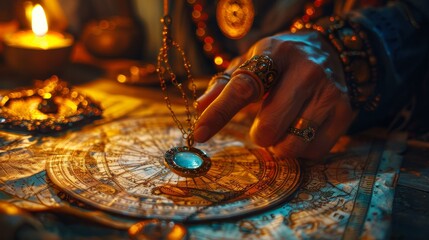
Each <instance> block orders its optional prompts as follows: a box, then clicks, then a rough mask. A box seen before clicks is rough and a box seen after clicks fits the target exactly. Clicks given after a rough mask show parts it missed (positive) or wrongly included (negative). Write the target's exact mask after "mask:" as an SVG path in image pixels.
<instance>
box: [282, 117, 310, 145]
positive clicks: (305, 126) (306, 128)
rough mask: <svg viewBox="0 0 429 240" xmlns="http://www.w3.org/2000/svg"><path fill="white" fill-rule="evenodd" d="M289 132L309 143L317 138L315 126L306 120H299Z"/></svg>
mask: <svg viewBox="0 0 429 240" xmlns="http://www.w3.org/2000/svg"><path fill="white" fill-rule="evenodd" d="M288 132H289V133H292V134H293V135H295V136H298V137H300V138H302V140H304V142H307V143H308V142H311V141H313V139H314V138H315V137H316V127H315V124H313V123H312V122H311V121H310V120H307V119H304V118H299V119H298V120H297V121H296V122H295V123H294V125H293V126H292V127H289V129H288Z"/></svg>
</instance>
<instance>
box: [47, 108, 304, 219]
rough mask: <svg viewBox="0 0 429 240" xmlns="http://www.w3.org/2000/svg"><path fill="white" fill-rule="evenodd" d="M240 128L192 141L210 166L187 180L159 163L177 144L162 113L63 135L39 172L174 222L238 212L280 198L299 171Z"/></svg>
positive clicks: (73, 190)
mask: <svg viewBox="0 0 429 240" xmlns="http://www.w3.org/2000/svg"><path fill="white" fill-rule="evenodd" d="M246 133H247V128H245V127H244V126H241V125H239V124H230V125H228V126H226V127H225V128H224V129H223V130H222V131H221V132H220V133H219V134H217V135H216V136H215V137H213V138H212V139H211V140H209V141H208V142H206V143H204V144H198V145H196V147H197V148H199V149H201V150H202V151H204V152H205V153H207V155H208V156H209V157H210V159H211V166H210V169H209V170H208V171H207V172H206V173H205V174H204V175H201V176H198V177H194V178H191V177H183V176H180V175H177V174H176V173H174V171H172V170H171V169H170V168H168V167H167V166H166V165H165V163H164V153H165V151H167V150H168V149H170V148H171V147H176V146H180V145H182V146H183V145H185V143H184V141H183V139H182V137H181V133H180V131H179V130H178V129H177V128H176V127H175V126H174V123H173V121H172V120H171V118H170V116H165V117H157V118H134V119H127V120H122V121H117V122H111V123H107V124H104V125H100V126H97V127H94V128H91V129H84V130H82V131H79V132H73V133H70V134H69V135H67V136H65V137H64V138H63V139H61V140H59V141H58V144H57V146H56V148H55V151H54V152H55V154H54V155H52V156H50V157H49V159H48V161H47V167H46V170H47V173H48V176H49V178H50V179H51V180H52V182H53V183H54V184H56V185H57V186H58V187H60V188H61V189H62V190H63V191H64V192H66V193H68V194H70V195H71V196H73V197H75V198H76V199H78V200H81V201H83V202H85V203H87V204H89V205H91V206H94V207H97V208H99V209H103V210H107V211H111V212H114V213H120V214H124V215H127V216H133V217H141V218H156V219H166V220H176V221H200V220H216V219H221V218H222V219H223V218H230V217H238V216H242V215H244V214H248V213H252V212H257V211H260V210H263V209H266V208H268V207H271V206H275V205H276V204H278V203H280V202H281V201H284V200H285V199H286V198H288V197H289V196H290V195H291V194H292V193H293V192H294V191H295V190H296V189H297V187H298V185H299V182H300V176H301V173H300V167H299V164H298V162H297V160H296V159H277V158H275V157H273V155H271V154H270V153H269V152H268V151H267V150H265V149H263V148H258V147H256V146H254V145H252V144H251V143H249V142H248V141H247V140H246Z"/></svg>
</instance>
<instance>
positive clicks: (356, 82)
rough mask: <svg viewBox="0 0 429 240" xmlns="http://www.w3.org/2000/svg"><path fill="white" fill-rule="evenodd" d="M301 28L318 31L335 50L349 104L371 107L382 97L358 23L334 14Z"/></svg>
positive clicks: (365, 107) (375, 105) (370, 50)
mask: <svg viewBox="0 0 429 240" xmlns="http://www.w3.org/2000/svg"><path fill="white" fill-rule="evenodd" d="M303 29H312V30H317V31H319V32H321V33H322V34H323V35H324V36H326V37H327V38H328V39H329V41H330V42H331V43H332V45H333V46H334V47H335V49H336V50H337V51H338V53H339V57H340V59H341V62H342V64H343V68H344V74H345V79H346V83H347V86H348V89H349V96H350V101H351V105H352V107H353V108H354V109H363V110H366V111H374V110H375V109H376V108H377V107H378V104H379V102H380V98H381V95H380V93H379V91H378V90H379V86H377V82H378V81H377V59H376V57H375V56H374V54H373V51H372V48H371V45H370V43H369V41H368V38H367V35H366V33H365V32H364V31H363V30H362V29H361V27H360V25H359V24H357V23H354V22H351V21H349V20H345V19H342V18H340V17H337V16H335V17H329V18H326V19H321V20H320V21H318V22H317V24H306V25H304V26H303Z"/></svg>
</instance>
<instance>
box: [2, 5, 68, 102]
mask: <svg viewBox="0 0 429 240" xmlns="http://www.w3.org/2000/svg"><path fill="white" fill-rule="evenodd" d="M28 8H30V6H28ZM25 10H26V12H27V11H29V9H27V5H26V8H25ZM31 10H32V11H31V15H32V16H31V25H32V26H31V27H32V30H30V29H28V30H22V31H17V32H14V33H11V34H8V35H6V36H5V38H4V46H5V48H4V59H5V61H6V63H7V65H8V66H9V67H10V68H11V69H13V70H14V71H16V72H17V73H19V74H22V75H26V76H31V77H32V78H46V77H49V76H51V75H55V74H58V73H60V72H61V71H62V69H64V67H65V66H66V65H67V63H68V62H69V59H70V54H71V51H72V49H73V37H72V36H71V35H70V34H67V33H61V32H58V31H50V30H49V29H48V23H47V18H46V15H45V11H44V10H43V8H42V6H41V5H39V4H37V5H35V6H34V7H32V8H31ZM44 97H45V96H44ZM46 97H48V96H46Z"/></svg>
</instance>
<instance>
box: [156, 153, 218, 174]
mask: <svg viewBox="0 0 429 240" xmlns="http://www.w3.org/2000/svg"><path fill="white" fill-rule="evenodd" d="M164 158H165V164H166V165H167V167H169V168H170V169H171V170H172V171H173V172H174V173H176V174H177V175H179V176H182V177H192V178H193V177H199V176H202V175H204V174H205V173H207V171H208V170H209V169H210V167H211V160H210V158H209V157H208V156H207V154H206V153H205V152H203V151H201V150H200V149H198V148H194V147H173V148H171V149H170V150H168V151H167V152H166V153H165V155H164Z"/></svg>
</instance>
